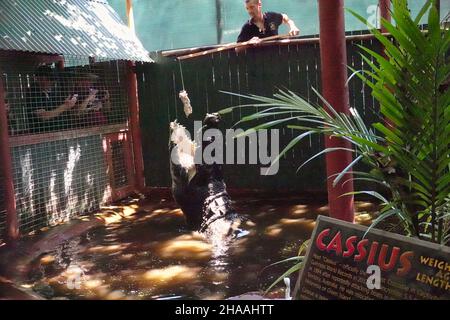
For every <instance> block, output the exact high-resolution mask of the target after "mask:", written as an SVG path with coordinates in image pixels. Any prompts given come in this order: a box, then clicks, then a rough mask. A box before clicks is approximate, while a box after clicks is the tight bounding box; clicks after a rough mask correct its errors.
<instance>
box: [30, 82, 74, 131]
mask: <svg viewBox="0 0 450 320" xmlns="http://www.w3.org/2000/svg"><path fill="white" fill-rule="evenodd" d="M64 100H65V99H64V98H63V97H62V96H61V95H58V94H57V93H56V92H55V91H51V92H45V91H43V90H42V89H40V88H39V86H37V85H33V86H32V87H31V88H30V89H29V90H28V92H27V95H26V108H27V109H26V116H27V121H28V129H29V131H30V133H39V132H48V131H58V130H63V129H67V128H69V127H70V126H71V121H70V117H69V114H68V112H67V111H66V112H63V113H62V114H60V115H59V116H57V117H55V118H53V119H50V120H42V119H41V118H39V116H38V115H37V114H36V111H37V110H39V109H44V110H45V111H51V110H53V109H55V108H57V107H58V106H60V105H62V104H63V103H64Z"/></svg>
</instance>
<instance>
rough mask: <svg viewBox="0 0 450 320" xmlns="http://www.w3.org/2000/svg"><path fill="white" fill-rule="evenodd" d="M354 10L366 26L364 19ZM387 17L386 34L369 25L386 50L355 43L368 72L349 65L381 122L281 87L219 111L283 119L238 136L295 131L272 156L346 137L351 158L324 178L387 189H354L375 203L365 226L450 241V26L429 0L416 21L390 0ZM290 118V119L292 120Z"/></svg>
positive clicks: (401, 1)
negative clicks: (281, 128) (318, 138)
mask: <svg viewBox="0 0 450 320" xmlns="http://www.w3.org/2000/svg"><path fill="white" fill-rule="evenodd" d="M350 11H351V10H350ZM352 13H353V15H355V16H356V17H357V18H358V19H360V20H361V21H362V22H364V23H366V24H367V21H366V20H365V19H364V18H362V17H361V16H359V15H358V14H357V13H355V12H352ZM391 14H392V19H393V22H392V23H390V22H388V21H386V20H382V22H381V23H382V25H383V26H384V27H385V28H386V30H388V32H389V33H390V36H386V35H383V34H381V32H380V31H379V30H378V29H376V28H375V27H373V28H372V29H371V33H372V34H373V35H374V36H375V37H376V39H378V41H379V42H380V43H381V44H382V45H383V46H384V48H385V52H384V54H380V53H377V52H374V51H373V50H371V49H369V48H366V47H363V46H360V48H361V50H362V53H361V56H362V59H364V61H365V63H367V64H368V65H369V66H370V67H371V68H372V70H371V71H367V70H352V71H353V72H354V73H353V75H354V76H357V77H359V78H360V79H361V80H362V81H363V82H364V83H365V84H366V85H368V86H370V88H371V89H372V95H373V97H374V98H375V99H376V100H377V101H378V102H379V104H380V113H381V115H382V117H383V119H382V120H381V121H379V122H377V123H373V124H371V125H370V126H369V125H367V124H365V123H364V121H363V119H362V117H361V116H360V114H359V113H358V111H357V110H356V109H355V108H351V109H350V114H345V113H340V112H337V111H336V110H335V109H334V108H333V106H331V105H330V104H329V103H328V102H327V101H326V100H325V99H324V98H323V97H322V96H321V95H320V94H319V93H318V92H317V91H315V92H316V94H317V95H318V96H319V97H320V99H321V101H322V102H323V104H324V105H325V106H324V107H322V106H315V105H312V104H310V103H308V102H307V101H305V100H304V99H302V98H301V97H300V96H298V95H297V94H295V93H294V92H292V91H289V90H284V91H283V90H279V91H278V93H276V94H275V95H274V96H273V97H271V98H270V97H263V96H257V95H239V96H241V97H245V98H248V99H250V100H252V101H254V103H251V104H247V105H240V106H237V107H232V108H227V109H225V110H222V111H221V113H227V112H230V111H231V110H233V109H234V108H243V107H248V106H253V107H254V106H257V107H265V109H264V110H262V111H259V112H257V113H255V114H252V115H250V116H246V117H244V118H242V119H241V120H240V123H244V122H249V121H253V120H257V119H264V118H267V117H272V116H278V117H281V118H278V119H276V120H270V121H268V122H266V123H264V124H261V125H257V126H254V127H253V128H250V129H249V130H247V131H246V132H244V133H243V134H249V133H251V132H254V131H256V130H259V129H266V128H270V127H274V126H276V125H279V124H284V125H287V127H288V128H291V129H295V130H299V131H300V133H299V135H298V136H297V137H295V138H294V139H293V140H292V141H291V142H290V143H289V144H288V145H287V146H286V147H285V148H284V150H283V151H282V152H281V153H280V155H279V156H278V158H277V159H276V161H278V160H279V159H280V158H281V157H282V156H283V155H284V154H285V153H286V152H287V151H289V150H290V149H292V148H293V147H294V146H295V145H296V144H297V143H299V142H300V141H302V140H303V139H305V138H306V137H308V136H311V135H314V134H325V135H327V136H333V137H339V138H342V139H345V140H347V141H349V142H350V143H351V144H352V146H353V149H346V150H348V151H351V152H352V153H353V154H354V160H353V162H352V163H351V164H350V165H349V166H348V167H347V168H345V169H344V170H343V171H342V172H340V173H339V174H337V175H335V176H333V177H330V178H332V179H334V184H337V183H345V182H346V181H343V179H344V177H346V175H345V174H346V173H350V172H351V173H353V178H352V180H364V181H370V182H373V183H377V184H380V185H381V186H383V187H384V188H386V192H376V191H373V190H363V191H357V192H353V194H369V195H371V196H374V197H375V198H377V199H378V200H380V201H381V204H382V207H381V210H380V212H379V216H378V217H377V218H376V219H375V220H374V221H373V223H372V225H371V227H374V226H376V225H377V224H378V223H380V222H381V221H383V220H385V219H387V218H389V217H396V218H397V219H398V221H399V223H400V224H401V225H402V226H403V229H404V232H405V234H406V235H408V236H413V237H417V238H420V239H426V240H429V241H432V242H435V243H441V244H447V243H448V242H449V241H450V214H449V198H450V196H449V195H450V183H449V182H450V156H449V151H448V150H449V143H450V90H448V88H446V87H445V84H446V81H448V79H449V78H450V61H449V47H450V31H449V30H445V29H443V28H441V26H440V21H439V17H438V11H437V9H436V6H435V1H434V0H429V1H427V2H426V4H425V5H424V6H423V8H422V9H421V10H420V12H419V14H418V15H417V16H416V17H414V18H413V17H412V16H411V13H410V11H409V10H408V7H407V0H393V1H392V12H391ZM426 14H428V28H427V30H426V31H423V30H421V28H420V27H419V21H420V20H421V19H422V17H424V16H425V15H426ZM373 61H374V62H373ZM350 69H351V68H350ZM353 75H352V76H353ZM350 78H351V77H350ZM292 121H295V122H296V123H294V124H291V122H292ZM336 150H340V149H338V148H328V149H324V150H323V151H321V152H319V153H317V154H316V155H315V156H313V157H312V158H310V159H309V160H308V161H306V162H305V163H304V164H302V166H304V165H305V164H306V163H308V162H309V161H312V160H314V159H315V158H317V157H318V156H320V155H323V154H325V153H328V152H333V151H336ZM359 162H363V163H365V165H366V166H367V167H368V168H369V170H368V171H367V172H362V171H356V170H354V169H353V167H354V166H355V165H356V164H357V163H359ZM343 196H345V195H343Z"/></svg>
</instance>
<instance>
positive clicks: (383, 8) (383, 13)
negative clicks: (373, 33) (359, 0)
mask: <svg viewBox="0 0 450 320" xmlns="http://www.w3.org/2000/svg"><path fill="white" fill-rule="evenodd" d="M378 5H379V6H380V27H381V32H383V33H385V32H387V30H386V28H385V27H384V26H383V25H382V24H381V18H383V19H385V20H387V21H389V22H390V21H391V11H390V9H391V0H379V4H378Z"/></svg>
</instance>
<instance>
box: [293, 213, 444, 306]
mask: <svg viewBox="0 0 450 320" xmlns="http://www.w3.org/2000/svg"><path fill="white" fill-rule="evenodd" d="M367 229H368V228H367V227H363V226H360V225H356V224H351V223H348V222H343V221H340V220H336V219H332V218H329V217H324V216H319V217H318V219H317V222H316V227H315V229H314V232H313V235H312V238H311V243H310V246H309V249H308V253H307V256H306V259H305V264H304V267H303V269H302V271H301V273H300V276H299V278H298V281H297V286H296V288H298V290H297V291H298V293H297V294H296V298H299V299H302V300H311V299H313V300H330V299H331V300H337V299H338V300H340V299H342V300H350V299H351V300H355V299H364V300H366V299H368V300H373V299H374V300H390V299H395V300H411V299H420V300H429V299H430V300H436V299H438V300H440V299H445V300H448V299H450V247H446V246H440V245H436V244H433V243H430V242H426V241H422V240H418V239H415V238H408V237H404V236H400V235H397V234H393V233H390V232H385V231H381V230H377V229H371V230H370V231H369V232H368V233H367V234H366V231H367Z"/></svg>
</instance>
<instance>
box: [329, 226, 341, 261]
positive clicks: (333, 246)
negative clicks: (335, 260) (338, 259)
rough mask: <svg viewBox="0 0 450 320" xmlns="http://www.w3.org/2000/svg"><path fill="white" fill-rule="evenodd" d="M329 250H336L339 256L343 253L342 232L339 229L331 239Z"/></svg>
mask: <svg viewBox="0 0 450 320" xmlns="http://www.w3.org/2000/svg"><path fill="white" fill-rule="evenodd" d="M327 251H328V252H330V251H334V252H336V255H337V256H340V255H341V254H342V243H341V232H340V231H339V232H338V233H336V235H335V236H334V238H333V240H331V241H330V243H329V244H328V246H327Z"/></svg>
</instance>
